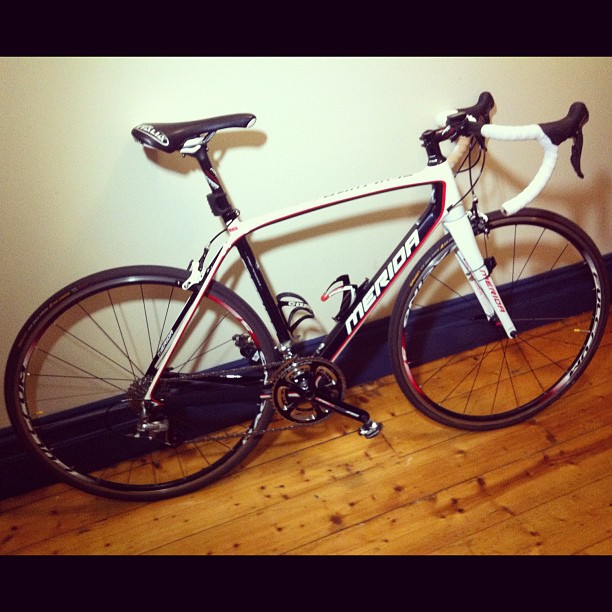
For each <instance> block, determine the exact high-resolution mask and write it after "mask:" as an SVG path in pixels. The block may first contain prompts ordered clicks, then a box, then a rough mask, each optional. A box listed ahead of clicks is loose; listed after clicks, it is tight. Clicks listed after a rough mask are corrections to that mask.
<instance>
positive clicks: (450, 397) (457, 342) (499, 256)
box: [389, 208, 610, 430]
mask: <svg viewBox="0 0 612 612" xmlns="http://www.w3.org/2000/svg"><path fill="white" fill-rule="evenodd" d="M476 239H477V242H478V244H479V246H480V249H481V253H482V254H483V257H485V258H490V259H488V260H487V261H488V263H489V266H490V268H491V269H492V272H491V277H492V279H493V281H494V283H495V285H496V287H497V289H498V291H499V294H500V295H501V298H502V300H503V303H504V305H505V307H506V308H507V310H508V313H509V314H510V317H511V318H512V321H513V322H514V325H515V326H516V328H517V331H518V335H517V337H516V338H513V339H509V338H508V337H507V336H506V334H505V332H504V330H503V327H501V325H499V323H498V322H496V321H489V320H487V318H486V317H485V315H484V313H483V311H482V308H481V307H480V304H479V303H478V300H477V298H476V297H475V296H474V293H473V292H472V290H471V288H470V286H469V284H468V282H467V280H466V277H465V275H464V274H463V272H462V271H461V269H460V267H459V265H458V263H457V261H456V258H455V252H456V245H455V242H454V240H453V239H452V237H451V236H450V235H446V236H444V237H443V238H441V239H440V240H439V241H438V242H437V243H436V244H435V245H434V246H433V247H432V248H431V249H430V250H429V251H428V252H427V253H426V254H425V255H424V256H423V258H422V259H421V260H420V261H419V262H418V264H417V265H416V266H415V269H414V270H413V271H412V272H411V273H410V278H409V280H408V282H406V283H405V284H404V286H403V287H402V289H401V291H400V294H399V297H398V300H397V302H396V305H395V307H394V311H393V313H392V317H391V322H390V329H389V345H390V351H391V360H392V364H393V370H394V374H395V377H396V379H397V381H398V384H399V385H400V387H401V389H402V390H403V392H404V393H405V395H406V396H407V398H408V399H409V400H410V401H411V402H412V403H413V404H414V406H416V408H418V409H419V410H420V411H422V412H423V413H424V414H426V415H427V416H429V417H430V418H432V419H434V420H436V421H438V422H440V423H443V424H445V425H449V426H452V427H458V428H462V429H471V430H486V429H494V428H499V427H506V426H509V425H513V424H515V423H519V422H521V421H524V420H525V419H528V418H530V417H532V416H533V415H534V414H536V413H537V412H539V411H540V410H542V409H544V408H545V407H546V406H549V405H550V404H551V403H552V402H554V401H556V400H557V399H558V398H559V397H560V396H561V395H562V394H563V393H564V392H565V391H567V390H568V389H569V387H570V386H571V385H573V384H574V383H575V382H576V380H577V379H578V378H579V377H580V375H581V374H582V373H583V372H584V369H585V368H586V366H587V364H588V363H589V361H590V360H591V358H592V357H593V355H594V353H595V351H596V350H597V347H598V345H599V343H600V340H601V337H602V335H603V333H604V330H605V326H606V320H607V316H608V309H609V300H610V296H609V285H608V280H607V277H606V271H605V264H604V262H603V259H602V257H601V254H600V253H599V251H598V250H597V247H596V246H595V244H594V243H593V241H592V240H591V239H590V238H589V237H588V236H587V235H586V234H585V233H584V232H583V231H582V230H581V229H580V228H579V227H577V226H576V225H575V224H574V223H573V222H571V221H569V220H567V219H565V218H563V217H561V216H560V215H557V214H555V213H551V212H548V211H543V210H539V209H530V208H526V209H524V210H523V211H521V212H519V213H517V214H515V215H512V216H509V217H505V216H504V215H502V214H501V213H500V212H495V213H492V214H491V215H489V217H488V221H487V222H486V223H483V224H482V225H481V227H479V228H478V229H477V236H476Z"/></svg>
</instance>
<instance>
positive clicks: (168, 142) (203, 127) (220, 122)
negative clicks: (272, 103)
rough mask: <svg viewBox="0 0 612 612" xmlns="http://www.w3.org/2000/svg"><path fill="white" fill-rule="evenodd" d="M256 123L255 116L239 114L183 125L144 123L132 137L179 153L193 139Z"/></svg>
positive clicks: (155, 147) (167, 151) (189, 122)
mask: <svg viewBox="0 0 612 612" xmlns="http://www.w3.org/2000/svg"><path fill="white" fill-rule="evenodd" d="M253 123H255V115H251V114H249V113H238V114H235V115H222V116H221V117H212V118H210V119H200V120H198V121H185V122H182V123H142V124H140V125H137V126H136V127H135V128H134V129H133V130H132V136H133V137H134V138H135V139H136V140H137V141H138V142H140V143H141V144H143V145H145V146H148V147H153V148H154V149H159V150H160V151H164V152H165V153H173V152H174V151H179V150H180V149H182V148H183V147H184V146H185V143H186V142H187V141H189V140H191V139H192V138H197V137H199V136H204V135H206V134H210V133H213V132H217V131H218V130H222V129H225V128H246V127H251V125H253Z"/></svg>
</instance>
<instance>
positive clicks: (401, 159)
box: [0, 57, 612, 427]
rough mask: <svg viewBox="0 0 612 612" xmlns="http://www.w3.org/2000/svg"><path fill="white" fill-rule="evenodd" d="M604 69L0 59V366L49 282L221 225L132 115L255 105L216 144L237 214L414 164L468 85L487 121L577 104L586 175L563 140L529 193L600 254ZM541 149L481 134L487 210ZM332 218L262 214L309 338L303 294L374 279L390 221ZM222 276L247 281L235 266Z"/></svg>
mask: <svg viewBox="0 0 612 612" xmlns="http://www.w3.org/2000/svg"><path fill="white" fill-rule="evenodd" d="M611 68H612V62H611V60H610V58H605V57H604V58H509V57H504V58H474V57H471V58H442V57H437V58H305V57H304V58H302V57H300V58H134V57H131V58H15V57H11V58H0V110H1V112H0V135H1V137H0V159H1V167H2V180H1V181H0V198H1V199H0V201H1V203H2V211H3V216H2V240H1V241H0V248H1V249H2V252H1V254H2V292H3V299H2V332H3V333H2V335H1V338H0V363H1V364H2V368H4V364H5V362H6V358H7V355H8V351H9V349H10V345H11V342H12V340H13V338H14V336H15V335H16V333H17V331H18V329H19V327H20V326H21V324H22V323H23V322H24V320H25V319H26V318H27V316H28V315H29V314H30V313H31V312H32V310H33V309H34V308H36V307H37V306H38V305H39V303H40V302H41V301H42V300H44V299H45V298H46V297H47V296H48V295H50V294H51V293H52V292H53V291H55V290H57V289H59V288H60V287H61V286H63V285H64V284H66V283H68V282H70V281H71V280H73V279H75V278H78V277H80V276H82V275H85V274H88V273H91V272H95V271H98V270H100V269H104V268H108V267H112V266H118V265H125V264H136V263H161V264H167V265H174V266H178V267H184V266H186V264H187V263H188V261H189V259H190V258H191V257H193V256H194V255H196V254H199V250H200V248H201V245H202V244H203V243H204V242H205V241H207V240H208V239H209V238H210V237H211V236H212V234H213V233H216V231H217V230H218V229H219V227H220V226H219V221H218V220H217V219H215V218H213V217H212V216H211V215H210V213H209V212H208V210H207V207H206V204H205V200H204V196H205V193H206V191H205V190H204V182H203V178H202V177H201V175H200V174H199V173H198V172H197V171H196V169H197V166H196V165H195V163H194V161H193V160H191V159H189V158H186V159H182V158H181V157H180V155H178V154H176V155H173V156H164V155H162V154H155V153H150V152H145V150H143V149H142V148H141V147H140V146H137V145H136V144H135V143H134V142H133V140H132V138H131V136H130V130H131V128H132V127H133V126H135V125H137V124H138V123H142V122H146V121H183V120H190V119H197V118H203V117H207V116H214V115H219V114H224V113H234V112H251V113H254V114H255V115H256V116H257V119H258V120H257V123H256V125H255V127H254V128H253V129H252V130H249V131H244V132H234V133H231V134H230V133H224V134H218V135H217V137H216V138H215V140H214V141H213V149H214V151H215V157H216V158H217V159H219V164H220V165H219V171H220V175H221V178H222V179H223V181H224V183H225V184H226V186H227V187H228V190H229V193H230V196H231V199H232V200H233V202H234V203H235V204H236V206H237V207H238V208H241V209H242V210H243V216H244V217H250V216H254V215H257V214H261V213H264V212H268V211H273V210H277V209H280V208H282V207H283V206H287V205H291V204H295V203H298V202H302V201H304V200H309V199H312V198H315V197H317V196H320V195H325V194H328V193H333V192H335V191H339V190H342V189H344V188H347V187H351V186H355V185H361V184H364V183H368V182H371V181H376V180H378V179H383V178H388V177H394V176H399V175H404V174H408V173H410V172H413V171H415V170H417V169H419V168H421V167H422V166H423V165H424V163H425V156H424V152H423V150H422V149H421V148H420V146H419V140H418V137H419V135H420V133H421V132H422V131H423V130H425V129H427V128H430V127H434V122H433V119H434V117H435V115H436V114H437V113H438V112H439V111H441V110H444V109H448V108H454V107H457V106H466V105H470V104H472V103H474V102H475V101H476V98H477V96H478V94H479V93H480V92H481V91H483V90H489V91H491V93H492V94H493V95H494V97H495V99H496V102H497V107H496V111H495V113H494V115H493V121H494V122H496V123H506V124H522V123H535V122H542V121H550V120H555V119H558V118H560V117H562V116H564V115H565V114H566V112H567V109H568V107H569V105H570V103H571V102H573V101H575V100H582V101H584V102H585V103H586V104H587V106H588V107H589V109H590V111H591V120H590V122H589V123H588V124H587V126H586V128H585V132H584V133H585V149H584V154H583V170H584V173H585V175H586V178H585V179H584V180H582V181H581V180H580V179H578V178H577V177H576V175H575V174H574V173H573V170H572V169H571V166H570V162H569V155H570V145H569V143H566V144H565V145H563V147H562V149H561V152H560V158H559V166H558V172H557V174H556V176H555V177H554V178H553V181H552V182H551V183H550V185H549V187H548V188H547V190H546V192H545V193H544V194H543V195H542V196H541V197H540V199H539V200H538V204H539V205H540V206H542V207H544V208H550V209H555V210H559V211H561V212H563V213H565V214H566V215H568V216H569V217H571V218H573V219H574V220H576V221H577V222H579V223H580V224H582V225H583V226H584V227H586V228H587V229H588V231H589V232H590V234H591V235H592V237H593V238H594V239H595V241H596V242H597V243H598V245H599V247H600V248H601V250H602V251H603V252H605V253H608V252H611V251H612V233H611V232H610V227H611V221H610V216H611V209H610V181H611V172H610V169H609V151H610V146H609V142H610V137H611V136H612V128H611V127H610V126H611V122H610V118H611V117H610V102H609V100H610V99H611V94H612V85H611V83H612V79H611V77H612V74H611V72H612V71H611ZM539 159H540V153H539V150H538V148H537V146H536V145H532V144H531V143H528V144H524V143H523V144H519V143H490V147H489V164H488V167H489V174H490V176H489V178H488V180H486V181H484V180H483V182H482V189H481V190H480V192H479V195H480V197H481V201H482V202H483V204H484V205H485V208H486V209H489V210H490V209H493V208H496V207H498V206H499V204H501V202H502V200H503V199H504V198H508V197H510V196H511V195H513V194H514V193H516V191H517V190H518V189H519V188H520V186H521V185H522V184H524V182H525V181H526V180H528V179H529V177H530V176H531V175H533V173H534V172H535V169H536V168H537V165H538V162H539ZM369 206H370V204H368V205H367V206H366V207H365V208H363V207H362V208H359V209H356V210H357V211H358V212H359V213H360V214H361V213H363V212H365V211H366V210H367V209H368V207H369ZM389 206H396V202H389ZM409 212H414V213H415V214H416V208H414V211H412V210H411V211H409ZM344 214H345V212H344V211H335V210H334V211H333V213H327V214H326V215H327V216H324V217H323V221H324V222H325V225H324V226H323V227H322V228H320V229H319V230H317V229H315V228H313V226H312V224H311V223H307V222H306V220H305V219H301V220H300V221H298V222H297V223H296V222H292V224H293V225H289V226H288V227H287V231H289V232H290V235H289V237H288V238H286V239H282V237H281V234H280V230H279V227H280V226H277V227H276V228H274V230H273V231H271V232H269V233H268V234H267V235H265V236H263V237H262V238H263V240H261V241H258V242H257V243H256V248H257V250H258V252H260V253H261V255H262V260H263V262H264V265H265V268H266V270H268V271H269V274H270V276H271V277H272V279H273V281H274V288H275V289H276V291H277V292H280V291H298V292H300V293H302V294H303V295H304V296H305V297H306V298H307V299H308V300H309V301H310V302H311V304H312V305H313V306H314V307H315V309H316V310H317V312H318V313H319V314H320V317H319V318H320V321H319V327H318V328H317V329H315V328H312V329H311V330H309V333H312V334H315V333H318V332H319V331H323V330H325V329H328V328H329V327H330V316H331V315H333V314H335V309H336V307H337V305H336V304H334V305H332V306H328V305H327V304H326V305H323V304H321V302H320V301H319V300H318V298H319V296H320V295H321V293H322V292H323V291H324V290H325V289H326V288H327V286H328V284H329V283H330V282H331V281H332V280H334V278H335V277H336V276H337V275H338V274H340V273H342V272H348V271H354V273H355V276H354V280H356V281H361V280H362V279H363V276H366V275H368V274H370V275H371V274H372V273H373V272H375V270H376V267H377V266H378V265H380V263H381V262H382V260H383V259H384V255H386V253H385V252H384V249H385V248H387V249H390V245H389V244H388V238H387V236H388V234H391V235H392V236H395V235H396V234H395V233H394V232H400V234H401V233H402V231H403V230H404V229H405V226H404V225H402V224H400V223H398V217H397V216H396V215H394V214H392V213H391V214H387V215H384V216H382V217H381V218H380V220H379V221H378V222H374V221H375V219H374V218H371V219H369V221H368V223H367V224H366V223H365V222H364V221H363V220H361V221H360V223H358V224H354V225H347V223H345V222H344V221H343V218H344V217H343V215H344ZM360 219H363V218H361V217H360ZM406 227H407V226H406ZM339 228H348V230H347V232H346V233H342V234H339V233H338V232H337V231H334V230H337V229H339ZM299 230H301V231H299ZM400 234H397V235H398V236H399V235H400ZM377 241H378V242H379V243H381V242H382V245H383V250H382V251H378V252H377V251H376V248H375V246H374V245H375V244H376V242H377ZM345 247H349V248H350V252H347V254H343V253H344V248H345ZM349 267H350V270H349ZM313 271H314V274H313ZM224 279H225V280H226V281H227V282H228V283H229V284H230V285H233V286H236V285H237V286H238V287H239V288H240V289H241V290H242V289H244V290H247V291H248V290H249V289H247V287H246V285H245V275H244V274H241V273H240V269H239V268H238V267H237V266H233V267H231V268H228V269H227V270H226V271H225V272H224ZM386 312H387V311H386V310H385V309H383V311H381V314H386ZM5 424H6V419H4V415H3V410H0V427H1V426H3V425H5Z"/></svg>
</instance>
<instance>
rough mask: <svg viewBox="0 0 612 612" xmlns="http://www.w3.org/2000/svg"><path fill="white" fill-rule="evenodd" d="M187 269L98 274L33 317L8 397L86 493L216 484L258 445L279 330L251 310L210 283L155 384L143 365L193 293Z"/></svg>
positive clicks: (11, 371) (14, 361) (160, 492)
mask: <svg viewBox="0 0 612 612" xmlns="http://www.w3.org/2000/svg"><path fill="white" fill-rule="evenodd" d="M185 277H186V272H185V271H183V270H177V269H173V268H166V267H160V266H134V267H130V268H119V269H115V270H108V271H106V272H101V273H98V274H94V275H92V276H88V277H86V278H84V279H82V280H80V281H77V282H76V283H74V284H72V285H69V286H68V287H66V288H65V289H63V290H62V291H59V292H58V293H56V294H55V295H54V296H52V297H51V298H50V299H49V300H48V301H47V302H46V303H45V304H43V305H42V306H41V307H40V308H39V309H38V310H37V311H36V312H35V313H34V314H33V315H32V316H31V317H30V319H29V320H28V321H27V322H26V324H25V325H24V327H23V328H22V330H21V332H20V333H19V335H18V337H17V339H16V340H15V343H14V345H13V348H12V350H11V353H10V355H9V359H8V363H7V370H6V375H5V395H6V404H7V409H8V412H9V416H10V419H11V422H12V424H13V427H14V428H15V430H16V431H17V433H18V435H19V436H20V438H21V439H22V441H23V442H24V444H25V446H26V447H27V448H28V449H29V450H30V451H31V452H33V453H34V455H35V456H36V457H37V458H38V460H39V461H40V462H42V464H44V465H45V466H46V467H47V468H50V469H51V470H52V471H53V473H54V474H55V475H56V476H57V477H59V478H60V479H61V480H63V481H65V482H67V483H69V484H71V485H73V486H75V487H77V488H79V489H82V490H84V491H86V492H88V493H92V494H95V495H100V496H104V497H110V498H115V499H123V500H134V501H136V500H138V501H152V500H158V499H164V498H167V497H172V496H175V495H182V494H185V493H188V492H191V491H194V490H196V489H199V488H200V487H203V486H204V485H207V484H209V483H211V482H213V481H215V480H217V479H219V478H221V477H222V476H224V475H225V474H227V473H228V472H229V471H230V470H231V469H232V468H234V467H236V466H237V465H238V464H239V463H240V462H241V461H243V460H244V459H245V457H246V456H247V455H248V454H249V453H250V452H251V451H252V450H253V449H254V447H255V445H256V444H257V442H258V441H259V440H260V438H261V434H262V433H263V431H265V429H266V427H267V425H268V423H269V422H270V419H271V417H272V415H273V413H274V408H273V406H272V404H271V402H270V401H269V400H266V399H262V397H263V395H262V394H261V388H262V385H263V384H264V383H265V382H266V380H265V379H266V376H267V374H266V368H265V366H266V364H268V363H271V362H272V361H273V357H274V346H273V341H272V339H271V337H270V335H269V333H268V331H267V329H266V328H265V326H264V324H263V323H262V322H261V320H260V319H259V317H258V316H257V315H256V314H255V312H254V311H253V310H252V308H251V307H250V306H249V305H248V304H246V302H244V301H243V300H242V299H241V298H239V297H238V296H237V295H236V294H235V293H233V292H232V291H231V290H229V289H227V288H226V287H224V286H222V285H220V284H218V283H213V284H212V286H211V288H210V290H209V291H208V293H207V295H206V296H205V297H204V298H203V301H202V302H201V304H200V306H199V310H198V311H197V312H196V314H195V316H194V317H193V320H192V321H191V323H190V326H189V327H188V329H187V333H186V334H185V337H184V338H182V339H181V341H180V344H179V345H178V349H177V350H176V351H175V352H174V353H173V355H172V358H171V360H170V362H169V364H168V366H169V367H168V368H167V369H166V370H165V371H164V374H163V375H162V378H161V381H160V384H159V385H158V386H157V387H156V393H157V394H158V397H157V398H156V400H158V401H157V402H156V403H152V402H147V401H143V397H144V391H145V390H146V389H147V388H148V379H147V375H146V374H147V369H148V367H149V364H150V363H151V362H152V360H153V358H154V355H155V354H156V353H157V352H158V351H160V350H161V347H162V344H163V342H164V340H165V339H167V338H168V337H169V331H170V329H171V327H172V325H173V323H174V321H175V319H176V317H177V316H178V313H179V312H180V311H181V309H182V308H183V306H184V304H185V303H186V301H187V300H188V299H189V298H190V296H191V295H192V291H184V290H183V289H182V288H181V283H182V282H183V281H184V280H185Z"/></svg>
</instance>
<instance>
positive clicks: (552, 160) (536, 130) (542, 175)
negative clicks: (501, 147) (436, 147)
mask: <svg viewBox="0 0 612 612" xmlns="http://www.w3.org/2000/svg"><path fill="white" fill-rule="evenodd" d="M481 134H482V135H483V136H484V137H485V138H490V139H492V140H537V141H538V142H539V143H540V145H541V146H542V148H543V149H544V159H543V160H542V164H541V165H540V168H539V170H538V171H537V173H536V175H535V176H534V177H533V180H532V181H531V182H530V183H529V185H527V187H525V189H523V191H521V192H520V193H519V194H518V195H516V196H514V197H513V198H511V199H510V200H508V201H507V202H505V203H504V204H502V206H501V210H502V212H503V213H504V215H512V214H514V213H515V212H518V211H519V210H521V208H524V207H525V206H527V204H529V203H530V202H531V201H533V200H534V199H535V198H536V197H537V196H538V195H539V193H540V192H541V191H542V189H544V187H545V186H546V183H548V181H549V179H550V177H551V175H552V173H553V171H554V169H555V165H556V164H557V154H558V150H559V147H558V146H557V145H555V144H553V143H552V142H551V140H550V138H548V136H546V134H545V133H544V132H543V130H542V128H541V127H540V126H539V125H537V124H534V125H519V126H506V125H491V124H487V125H483V126H482V129H481Z"/></svg>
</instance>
